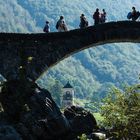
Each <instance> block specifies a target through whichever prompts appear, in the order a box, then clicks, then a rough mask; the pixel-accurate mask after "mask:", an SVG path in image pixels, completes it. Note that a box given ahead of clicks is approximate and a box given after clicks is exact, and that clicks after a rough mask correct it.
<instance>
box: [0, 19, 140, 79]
mask: <svg viewBox="0 0 140 140" xmlns="http://www.w3.org/2000/svg"><path fill="white" fill-rule="evenodd" d="M120 42H131V43H140V22H130V21H120V22H110V23H105V24H100V25H97V26H91V27H88V28H85V29H76V30H72V31H69V32H64V33H49V34H18V33H17V34H16V33H0V73H1V74H2V75H3V76H4V77H6V78H7V79H14V78H17V77H18V76H19V68H20V67H21V66H23V67H25V68H26V76H27V77H29V78H31V79H33V80H36V79H37V78H38V77H40V75H41V74H43V73H44V72H45V71H46V70H48V69H49V68H51V67H52V66H53V65H55V64H57V63H59V62H60V61H61V60H63V59H65V58H67V57H69V56H70V55H73V54H74V53H77V52H79V51H82V50H84V49H87V48H90V47H96V46H98V45H103V44H107V43H120Z"/></svg>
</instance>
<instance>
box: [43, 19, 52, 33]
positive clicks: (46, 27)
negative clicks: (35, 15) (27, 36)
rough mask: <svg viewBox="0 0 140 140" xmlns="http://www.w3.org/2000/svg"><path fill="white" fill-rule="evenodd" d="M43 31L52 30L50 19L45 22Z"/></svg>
mask: <svg viewBox="0 0 140 140" xmlns="http://www.w3.org/2000/svg"><path fill="white" fill-rule="evenodd" d="M43 31H44V32H45V33H49V32H50V25H49V21H46V24H45V27H44V29H43Z"/></svg>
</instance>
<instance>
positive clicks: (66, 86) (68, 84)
mask: <svg viewBox="0 0 140 140" xmlns="http://www.w3.org/2000/svg"><path fill="white" fill-rule="evenodd" d="M63 88H73V87H72V86H71V84H70V83H69V82H67V84H66V85H65V86H64V87H63Z"/></svg>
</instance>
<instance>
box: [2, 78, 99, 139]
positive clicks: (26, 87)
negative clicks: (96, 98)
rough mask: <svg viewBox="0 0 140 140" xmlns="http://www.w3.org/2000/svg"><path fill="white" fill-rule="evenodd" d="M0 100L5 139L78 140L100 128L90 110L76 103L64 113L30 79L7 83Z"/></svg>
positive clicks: (43, 90) (48, 94) (47, 94)
mask: <svg viewBox="0 0 140 140" xmlns="http://www.w3.org/2000/svg"><path fill="white" fill-rule="evenodd" d="M0 102H1V104H2V107H3V110H4V111H3V112H1V113H0V139H1V140H40V139H41V140H56V139H57V140H74V139H76V138H77V136H78V135H81V134H82V133H86V134H89V133H91V132H92V130H93V129H95V128H97V123H96V121H95V118H94V117H93V116H92V114H91V113H90V112H88V111H86V110H84V109H83V108H80V107H74V106H72V107H71V108H67V109H65V111H64V114H63V113H62V112H61V111H60V109H59V108H58V106H57V105H56V103H55V102H54V101H53V99H52V97H51V95H50V93H49V92H48V91H47V90H45V89H41V88H40V87H38V86H37V85H36V84H35V83H33V82H30V81H28V80H27V81H24V82H23V81H22V82H21V81H18V80H13V81H9V82H6V83H5V84H4V85H3V87H2V91H1V93H0Z"/></svg>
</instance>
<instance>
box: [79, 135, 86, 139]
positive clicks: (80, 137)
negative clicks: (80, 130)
mask: <svg viewBox="0 0 140 140" xmlns="http://www.w3.org/2000/svg"><path fill="white" fill-rule="evenodd" d="M78 139H79V140H87V136H86V135H85V134H82V136H79V137H78Z"/></svg>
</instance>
